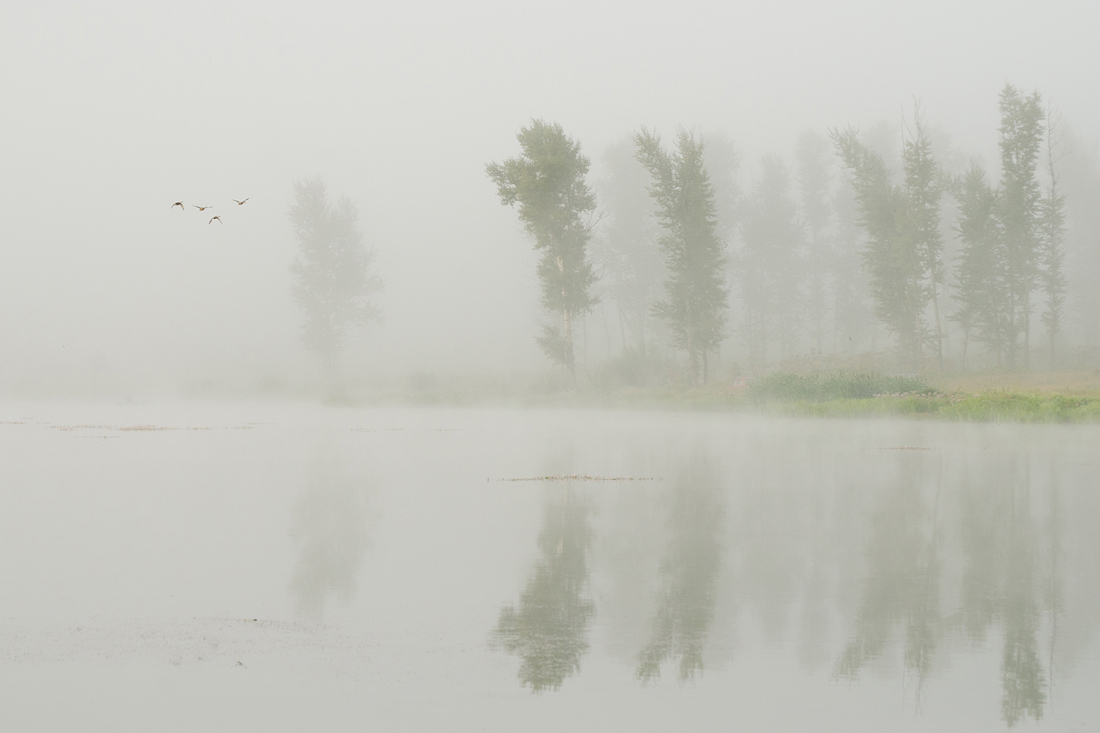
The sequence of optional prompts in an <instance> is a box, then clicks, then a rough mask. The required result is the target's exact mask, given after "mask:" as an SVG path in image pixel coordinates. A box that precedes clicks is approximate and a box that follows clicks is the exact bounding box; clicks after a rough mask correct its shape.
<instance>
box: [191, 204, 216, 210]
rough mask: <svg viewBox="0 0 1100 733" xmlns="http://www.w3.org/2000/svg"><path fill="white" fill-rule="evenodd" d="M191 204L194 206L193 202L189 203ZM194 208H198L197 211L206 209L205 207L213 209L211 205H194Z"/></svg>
mask: <svg viewBox="0 0 1100 733" xmlns="http://www.w3.org/2000/svg"><path fill="white" fill-rule="evenodd" d="M191 205H192V206H195V204H191ZM195 208H196V209H198V210H199V211H206V210H207V209H213V208H214V207H213V206H195Z"/></svg>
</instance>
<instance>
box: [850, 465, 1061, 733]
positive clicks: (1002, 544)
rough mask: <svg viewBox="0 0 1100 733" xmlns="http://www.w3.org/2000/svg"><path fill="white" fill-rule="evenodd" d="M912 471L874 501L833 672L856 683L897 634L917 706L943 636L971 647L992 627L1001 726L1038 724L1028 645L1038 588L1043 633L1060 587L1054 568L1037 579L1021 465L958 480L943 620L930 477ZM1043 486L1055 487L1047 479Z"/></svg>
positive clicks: (1053, 523)
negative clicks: (957, 563) (956, 547)
mask: <svg viewBox="0 0 1100 733" xmlns="http://www.w3.org/2000/svg"><path fill="white" fill-rule="evenodd" d="M921 467H922V466H921V464H914V465H910V466H907V467H903V469H902V471H901V475H900V476H899V479H898V481H897V485H896V488H894V489H893V490H891V491H889V492H887V493H886V494H885V495H884V498H883V500H882V503H881V506H880V507H879V509H878V511H877V512H876V513H875V515H874V517H873V519H872V527H871V533H870V538H869V540H868V542H867V552H866V556H867V567H866V578H865V580H864V583H863V592H862V596H861V602H860V607H859V611H858V614H857V617H856V620H855V625H854V634H853V636H852V639H851V641H850V642H849V643H848V645H847V646H846V647H845V649H844V651H843V653H842V654H841V656H840V659H839V661H838V663H837V673H838V674H839V675H840V676H843V677H849V678H852V677H855V676H857V675H858V673H859V671H860V669H861V668H862V667H864V666H865V665H866V664H867V663H868V662H869V661H870V660H872V659H874V658H876V657H878V656H880V655H881V654H882V652H883V651H884V649H885V647H886V645H887V643H888V641H889V638H890V636H891V635H892V633H893V630H894V629H895V628H896V627H898V626H901V627H903V628H904V649H905V654H904V657H905V664H906V668H907V669H908V670H909V671H911V672H913V673H914V674H915V675H916V677H917V700H918V705H919V701H920V690H921V686H922V684H923V681H924V679H925V678H926V676H927V675H928V673H929V672H930V670H931V665H932V661H933V657H934V655H935V653H936V651H937V647H938V645H939V642H940V640H941V639H942V638H944V636H945V632H947V631H949V630H950V628H951V627H952V626H953V625H955V624H956V623H957V624H958V626H959V627H960V628H961V629H962V630H963V631H965V633H966V635H967V636H968V637H969V638H970V640H971V641H972V643H974V644H977V645H981V644H983V643H984V642H985V640H986V639H987V637H988V635H989V631H990V629H991V628H995V627H997V626H999V628H1000V631H1001V632H1002V634H1003V645H1004V648H1003V654H1002V662H1001V676H1002V680H1001V681H1002V686H1001V690H1002V698H1001V712H1002V716H1003V718H1004V720H1005V722H1006V723H1008V725H1009V726H1010V727H1011V726H1014V725H1015V724H1016V723H1018V722H1020V721H1021V720H1022V719H1023V718H1025V717H1028V716H1030V717H1032V718H1034V719H1036V720H1038V719H1039V718H1041V717H1042V715H1043V706H1044V704H1045V702H1046V691H1045V688H1046V682H1045V679H1044V676H1045V671H1044V669H1043V664H1042V661H1041V659H1040V653H1039V643H1038V633H1039V627H1040V623H1041V620H1042V619H1041V611H1040V605H1039V602H1040V599H1039V592H1040V585H1041V584H1042V585H1043V587H1046V588H1050V589H1051V590H1050V594H1051V596H1052V602H1051V619H1050V623H1051V628H1052V634H1053V628H1054V625H1055V623H1056V617H1057V614H1058V612H1059V605H1058V601H1057V597H1058V593H1059V592H1060V591H1059V590H1058V589H1059V588H1060V580H1059V578H1058V577H1057V565H1056V564H1055V563H1054V562H1051V563H1050V564H1049V565H1047V566H1046V567H1049V568H1050V573H1051V577H1050V578H1048V579H1046V580H1045V581H1041V580H1040V578H1039V577H1038V575H1039V573H1038V568H1039V566H1040V559H1041V552H1042V550H1041V547H1040V544H1041V543H1040V539H1039V536H1038V535H1039V533H1038V531H1037V527H1036V524H1035V522H1034V520H1033V518H1032V496H1031V475H1030V467H1029V464H1028V459H1027V458H1026V457H1024V458H1022V459H1019V458H1015V459H1008V460H1007V461H1006V462H1004V463H999V464H994V465H990V464H987V463H984V462H983V464H982V466H981V469H982V470H981V471H978V472H972V473H967V472H966V471H964V472H962V484H963V485H962V486H961V487H960V490H959V492H958V497H959V509H960V513H959V529H958V537H959V541H960V548H961V550H962V560H963V568H962V574H961V587H960V593H959V599H960V608H959V611H958V613H957V614H956V615H955V616H953V617H951V616H947V615H945V614H943V613H942V611H941V608H940V585H941V579H940V565H941V562H940V559H939V556H940V549H941V546H942V535H943V530H942V529H940V527H939V526H938V525H939V523H940V522H942V519H941V517H940V515H941V512H943V508H942V507H940V502H941V498H940V494H941V492H940V488H941V487H940V478H939V475H938V473H937V475H936V477H935V479H934V480H931V479H930V478H929V477H928V476H927V475H926V473H924V472H922V470H921ZM1051 481H1052V482H1055V483H1056V481H1057V474H1056V473H1052V474H1051ZM1056 496H1057V486H1056V485H1052V488H1051V492H1050V498H1051V507H1050V512H1051V516H1050V522H1049V527H1050V530H1051V540H1050V541H1051V545H1052V547H1053V546H1054V531H1055V530H1056V529H1057V527H1058V516H1057V504H1056V502H1055V501H1054V499H1055V497H1056ZM1052 557H1053V556H1052ZM1052 644H1053V638H1052ZM1051 655H1052V657H1053V648H1052V650H1051Z"/></svg>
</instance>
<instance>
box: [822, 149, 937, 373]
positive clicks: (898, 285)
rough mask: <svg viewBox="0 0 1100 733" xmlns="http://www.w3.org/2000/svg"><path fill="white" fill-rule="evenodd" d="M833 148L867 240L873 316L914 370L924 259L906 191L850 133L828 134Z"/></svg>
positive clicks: (866, 263)
mask: <svg viewBox="0 0 1100 733" xmlns="http://www.w3.org/2000/svg"><path fill="white" fill-rule="evenodd" d="M832 138H833V145H834V147H835V148H836V151H837V155H838V156H840V159H841V161H842V162H843V164H844V166H845V167H846V168H847V169H848V172H849V173H850V175H851V182H852V188H853V189H854V191H855V199H856V207H857V209H858V211H859V218H858V219H857V222H858V224H859V227H860V228H861V229H862V230H863V232H864V235H865V236H866V246H865V248H864V250H863V253H862V256H863V265H864V267H865V268H866V270H867V273H868V275H869V278H870V283H869V285H870V291H871V297H872V298H873V299H874V303H875V315H877V316H878V317H879V319H880V320H881V321H882V322H883V324H884V325H885V326H886V328H887V329H888V330H889V331H890V332H891V333H893V334H894V336H896V337H897V339H898V345H899V347H900V349H901V352H902V354H903V357H904V358H905V359H906V361H908V362H909V363H910V364H912V365H913V366H914V367H918V366H919V365H920V361H921V344H922V342H923V341H924V338H925V326H924V322H923V319H922V314H923V311H924V306H925V302H926V290H925V288H924V284H923V274H924V273H923V258H922V254H921V251H920V249H919V247H918V246H917V241H916V239H915V238H914V237H911V236H908V235H907V232H906V215H907V203H906V192H905V189H903V188H902V187H900V186H897V185H895V184H894V183H893V182H892V181H891V176H890V170H889V169H888V168H887V167H886V163H885V162H884V161H883V160H882V157H881V156H879V155H878V154H877V153H875V152H874V151H872V150H871V149H870V148H868V147H867V146H866V145H864V144H863V143H861V142H860V140H859V137H858V134H857V133H856V131H855V130H854V129H850V128H849V129H847V130H845V131H843V132H840V131H837V130H833V132H832Z"/></svg>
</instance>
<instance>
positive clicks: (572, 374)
mask: <svg viewBox="0 0 1100 733" xmlns="http://www.w3.org/2000/svg"><path fill="white" fill-rule="evenodd" d="M561 313H562V318H563V319H564V320H565V364H566V366H568V367H569V378H570V379H571V380H572V381H573V389H576V388H577V366H576V363H575V362H574V361H573V323H572V319H571V318H570V317H569V309H568V308H562V309H561Z"/></svg>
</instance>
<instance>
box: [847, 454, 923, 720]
mask: <svg viewBox="0 0 1100 733" xmlns="http://www.w3.org/2000/svg"><path fill="white" fill-rule="evenodd" d="M907 458H908V461H907V462H908V465H905V466H902V467H900V468H901V471H900V474H901V475H900V476H899V477H898V481H897V484H896V485H895V486H894V487H892V488H890V489H888V490H886V491H885V493H884V496H883V499H882V505H881V506H880V508H879V509H878V511H877V512H875V514H874V515H873V517H872V520H871V521H872V526H871V534H870V538H869V540H868V543H867V553H866V557H867V568H866V573H867V576H866V580H865V581H864V584H863V593H862V596H861V601H860V607H859V611H858V615H857V617H856V622H855V634H854V636H853V638H852V639H851V641H850V642H849V643H848V645H847V646H846V647H845V649H844V652H843V653H842V654H841V657H840V660H839V662H838V663H837V672H838V674H839V675H841V676H843V677H849V678H851V677H855V676H856V675H857V674H858V673H859V671H860V669H861V668H862V667H863V666H864V665H865V664H866V663H867V662H868V661H870V660H871V659H873V658H875V657H878V656H879V655H880V654H881V653H882V652H883V650H884V648H885V647H886V644H887V642H888V641H889V639H890V636H891V634H892V633H893V629H894V628H895V627H896V626H898V625H900V626H902V627H904V647H905V665H906V668H907V669H908V670H909V671H911V672H913V673H914V674H915V675H916V676H917V699H918V703H919V699H920V691H921V687H922V685H923V682H924V679H925V678H926V676H927V674H928V672H929V671H930V667H931V663H932V656H933V654H934V653H935V651H936V646H937V644H938V642H939V638H940V635H941V631H942V621H943V619H942V614H941V612H940V596H939V590H940V572H939V571H940V566H939V531H938V527H937V520H938V509H939V507H938V503H939V493H940V492H939V488H940V487H939V485H938V481H939V475H938V473H937V475H936V477H935V479H934V480H933V483H934V485H933V486H932V487H931V491H930V492H926V491H924V490H923V489H925V481H923V479H924V472H923V471H922V470H921V469H922V467H923V464H922V462H921V461H920V460H919V458H917V457H907ZM928 493H931V496H928V495H927V494H928Z"/></svg>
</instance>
